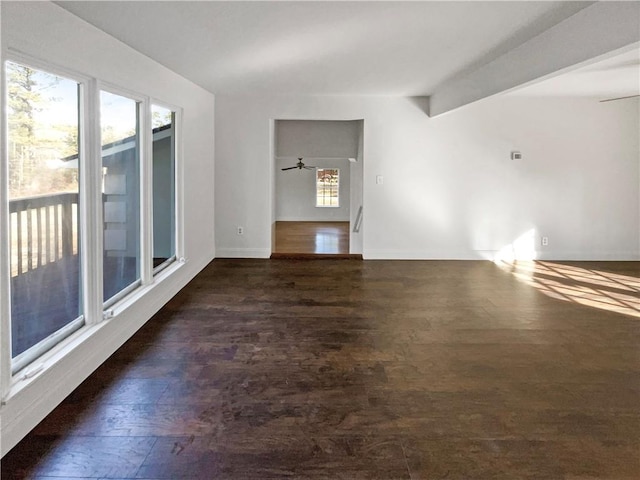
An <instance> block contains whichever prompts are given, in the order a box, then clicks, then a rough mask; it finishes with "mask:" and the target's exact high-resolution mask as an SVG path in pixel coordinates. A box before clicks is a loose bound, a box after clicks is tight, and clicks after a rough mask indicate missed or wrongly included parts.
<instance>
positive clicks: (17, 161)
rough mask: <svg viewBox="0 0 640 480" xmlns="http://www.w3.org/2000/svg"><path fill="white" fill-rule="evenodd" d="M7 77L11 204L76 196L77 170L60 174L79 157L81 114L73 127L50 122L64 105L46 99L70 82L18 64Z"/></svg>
mask: <svg viewBox="0 0 640 480" xmlns="http://www.w3.org/2000/svg"><path fill="white" fill-rule="evenodd" d="M6 73H7V93H8V99H7V100H8V118H7V120H8V156H9V198H11V199H15V198H21V197H29V196H33V195H42V194H47V193H55V192H68V191H77V190H78V170H77V168H60V167H62V166H64V164H65V162H62V161H61V159H63V158H65V157H68V156H70V155H74V154H77V152H78V125H77V114H76V118H75V122H74V123H69V120H68V119H67V121H66V122H65V121H64V119H62V118H60V120H62V121H60V120H55V121H52V119H54V118H55V113H56V110H57V109H56V107H57V105H59V104H60V102H61V101H62V100H61V99H59V98H54V97H48V96H47V94H48V93H51V92H52V91H53V90H54V88H55V86H56V85H57V84H58V83H59V82H60V81H65V82H68V80H63V79H60V78H59V77H56V76H53V75H49V74H46V73H44V72H39V71H36V70H33V69H31V68H28V67H25V66H22V65H18V64H14V63H7V71H6ZM76 99H77V96H76ZM76 105H77V100H76ZM47 110H49V111H47ZM76 111H77V108H76Z"/></svg>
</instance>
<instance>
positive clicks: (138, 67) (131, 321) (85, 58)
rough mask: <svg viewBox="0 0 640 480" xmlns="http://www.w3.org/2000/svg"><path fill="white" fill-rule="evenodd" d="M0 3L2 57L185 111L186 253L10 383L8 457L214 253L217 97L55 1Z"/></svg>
mask: <svg viewBox="0 0 640 480" xmlns="http://www.w3.org/2000/svg"><path fill="white" fill-rule="evenodd" d="M1 8H2V15H1V19H2V48H3V55H6V53H7V52H6V49H7V48H11V49H16V50H19V51H21V52H23V53H25V54H28V55H31V56H34V57H37V58H39V59H43V60H47V61H49V62H51V63H53V64H56V65H59V66H62V67H66V68H67V69H72V70H74V71H77V72H80V73H83V74H86V75H89V76H94V77H97V78H100V79H102V80H104V81H108V82H110V83H112V84H115V85H118V86H122V87H125V88H127V89H129V90H132V91H135V92H139V93H141V94H147V95H150V96H152V97H155V99H157V100H159V101H162V102H163V103H167V104H170V105H175V106H177V107H182V108H183V111H184V115H183V123H182V127H183V128H182V131H183V151H182V158H183V161H184V185H185V188H184V242H185V244H184V253H185V257H186V263H185V264H184V265H182V266H180V267H178V268H176V269H175V270H174V271H173V274H172V275H171V276H169V277H165V278H164V279H163V280H158V281H156V283H155V284H154V285H152V286H149V287H145V288H143V289H142V292H141V298H140V299H139V300H138V301H136V302H134V303H132V304H129V305H126V306H124V307H123V309H122V311H121V313H120V314H119V315H118V316H117V317H116V318H114V319H112V320H111V321H106V322H101V323H100V324H98V325H96V326H94V327H91V330H90V331H89V332H87V331H85V333H86V336H87V338H86V340H85V341H84V342H83V343H81V344H79V345H78V347H77V348H75V349H73V350H71V351H69V352H61V353H59V354H56V355H57V357H56V358H55V360H57V361H53V360H51V361H48V362H47V363H46V364H45V368H44V370H43V371H41V372H40V373H38V374H36V376H35V377H34V378H32V379H30V380H27V381H19V382H17V383H16V384H15V385H14V386H13V388H12V390H11V392H10V394H9V396H8V398H7V402H6V404H5V405H3V406H2V407H1V408H0V414H1V416H2V420H1V426H2V431H1V436H2V438H1V442H0V443H1V447H2V454H4V453H6V452H7V451H8V450H9V449H10V448H12V447H13V445H14V444H15V443H16V442H17V441H18V440H20V438H22V436H24V435H25V434H26V433H27V432H28V431H29V430H30V429H31V428H33V427H34V426H35V425H36V424H37V423H38V422H39V421H40V420H41V419H42V418H44V416H45V415H46V414H48V413H49V412H50V411H51V410H52V409H53V408H54V407H55V406H56V405H57V404H58V403H59V402H60V401H62V400H63V399H64V398H65V397H66V396H67V395H68V394H69V393H70V392H71V391H72V390H73V389H74V388H75V387H76V386H77V385H79V384H80V383H81V382H82V380H84V379H85V378H86V377H87V376H88V375H89V374H90V373H91V372H92V371H93V370H94V369H95V368H96V367H97V366H99V365H100V364H101V363H102V362H103V361H104V360H105V359H106V358H108V357H109V356H110V355H111V354H112V353H113V352H114V351H115V350H116V349H117V348H118V347H119V346H120V345H121V344H122V343H123V342H124V341H125V340H126V339H127V338H128V337H129V336H131V335H132V334H133V333H134V332H135V331H136V330H137V329H138V328H140V326H142V325H143V324H144V323H145V322H146V321H147V320H148V319H149V318H150V317H151V315H152V314H153V313H155V312H156V311H157V310H158V309H159V308H160V307H161V306H162V305H163V304H164V303H166V302H167V301H168V300H169V299H170V298H171V297H172V296H173V295H175V293H176V292H178V291H179V289H180V288H182V287H183V286H184V285H185V284H186V283H187V282H188V281H189V280H190V279H191V278H193V276H195V275H196V273H197V272H199V271H200V270H201V269H202V268H203V267H204V266H205V265H206V264H207V263H208V262H209V261H210V260H211V259H212V258H213V257H214V253H215V252H214V226H213V214H212V212H213V208H214V194H213V184H214V168H213V153H214V142H213V121H214V98H213V96H212V95H211V94H210V93H208V92H206V91H204V90H203V89H201V88H200V87H198V86H196V85H194V84H193V83H191V82H189V81H187V80H185V79H184V78H182V77H180V76H178V75H176V74H175V73H173V72H171V71H170V70H168V69H167V68H165V67H163V66H161V65H159V64H157V63H155V62H153V61H152V60H150V59H149V58H148V57H146V56H144V55H142V54H140V53H137V52H135V51H134V50H132V49H131V48H129V47H127V46H126V45H124V44H123V43H121V42H119V41H117V40H115V39H114V38H113V37H110V36H109V35H106V34H105V33H103V32H101V31H99V30H97V29H96V28H94V27H93V26H91V25H89V24H88V23H85V22H83V21H81V20H79V19H78V18H77V17H75V16H73V15H71V14H70V13H68V12H66V11H65V10H63V9H61V8H60V7H58V6H57V5H55V4H52V3H44V2H2V4H1ZM74 341H75V340H71V341H70V342H67V343H73V342H74Z"/></svg>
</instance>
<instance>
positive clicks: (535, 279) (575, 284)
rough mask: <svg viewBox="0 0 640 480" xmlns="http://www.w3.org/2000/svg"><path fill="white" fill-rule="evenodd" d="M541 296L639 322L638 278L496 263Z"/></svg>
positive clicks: (531, 263)
mask: <svg viewBox="0 0 640 480" xmlns="http://www.w3.org/2000/svg"><path fill="white" fill-rule="evenodd" d="M496 263H497V264H498V265H500V267H501V268H503V269H505V270H507V271H509V272H510V273H511V274H513V275H514V276H515V277H516V278H517V279H518V280H520V281H522V282H524V283H526V284H527V285H530V286H532V287H534V288H536V289H537V290H539V291H541V292H542V293H544V294H545V295H548V296H550V297H552V298H556V299H558V300H564V301H570V302H574V303H577V304H580V305H584V306H587V307H593V308H599V309H602V310H608V311H611V312H616V313H622V314H625V315H631V316H634V317H639V318H640V278H638V277H631V276H627V275H620V274H616V273H610V272H605V271H601V270H596V269H589V268H582V267H578V266H573V265H563V264H561V263H555V262H546V261H526V260H524V261H523V260H512V261H506V260H505V261H499V262H496Z"/></svg>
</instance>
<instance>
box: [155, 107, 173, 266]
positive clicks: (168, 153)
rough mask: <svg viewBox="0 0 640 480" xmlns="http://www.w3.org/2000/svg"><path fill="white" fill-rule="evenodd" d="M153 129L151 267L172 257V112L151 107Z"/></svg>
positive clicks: (161, 263)
mask: <svg viewBox="0 0 640 480" xmlns="http://www.w3.org/2000/svg"><path fill="white" fill-rule="evenodd" d="M151 118H152V128H153V266H154V268H156V267H159V266H160V265H163V264H165V263H167V262H168V261H169V260H171V259H173V258H175V254H176V247H175V237H176V235H175V231H176V226H175V225H176V224H175V222H176V220H175V218H176V216H175V183H176V181H175V161H176V159H175V127H174V124H175V114H174V112H172V111H171V110H169V109H166V108H163V107H158V106H156V105H153V106H152V107H151Z"/></svg>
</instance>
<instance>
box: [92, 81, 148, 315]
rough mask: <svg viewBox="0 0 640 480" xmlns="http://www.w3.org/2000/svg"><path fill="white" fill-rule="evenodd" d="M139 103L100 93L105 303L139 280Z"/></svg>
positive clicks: (115, 299) (123, 292)
mask: <svg viewBox="0 0 640 480" xmlns="http://www.w3.org/2000/svg"><path fill="white" fill-rule="evenodd" d="M138 116H139V103H138V102H137V101H135V100H132V99H130V98H127V97H123V96H121V95H116V94H113V93H109V92H105V91H101V92H100V133H101V143H102V190H103V192H102V193H103V195H102V201H103V228H104V237H103V290H104V292H103V293H104V301H105V305H107V306H108V305H110V304H112V303H114V302H115V301H117V300H118V298H120V297H121V296H122V295H124V294H126V292H128V291H129V290H130V289H131V288H134V287H135V285H136V284H137V283H138V282H139V281H140V134H139V118H138Z"/></svg>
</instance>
